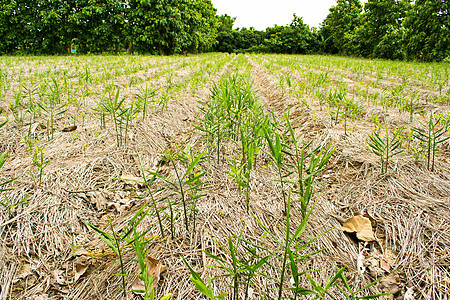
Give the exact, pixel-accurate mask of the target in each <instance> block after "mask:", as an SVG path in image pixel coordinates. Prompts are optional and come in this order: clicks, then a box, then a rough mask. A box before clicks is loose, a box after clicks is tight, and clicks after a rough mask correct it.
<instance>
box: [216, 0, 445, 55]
mask: <svg viewBox="0 0 450 300" xmlns="http://www.w3.org/2000/svg"><path fill="white" fill-rule="evenodd" d="M449 8H450V1H448V0H416V1H415V2H414V3H413V2H412V1H410V0H368V1H367V2H366V3H365V4H364V6H363V5H362V4H361V2H360V1H359V0H337V4H336V5H335V6H333V7H331V8H330V11H329V14H328V15H327V17H326V18H325V20H324V21H323V22H322V24H321V26H320V28H319V29H316V28H311V27H309V26H308V25H306V24H304V23H303V20H302V18H300V17H298V16H296V15H294V18H293V20H292V22H291V23H290V24H289V25H287V26H274V27H269V28H267V29H266V30H265V31H258V30H255V29H253V28H250V29H247V28H242V29H238V30H232V29H231V28H232V24H233V22H234V18H231V17H229V16H220V17H219V18H220V19H221V24H225V25H222V26H221V27H219V30H218V35H217V44H216V50H217V51H227V52H266V53H267V52H269V53H293V54H296V53H297V54H311V53H322V54H323V53H328V54H339V55H352V56H361V57H369V58H384V59H398V60H403V59H407V60H420V61H441V60H444V59H447V60H450V13H449Z"/></svg>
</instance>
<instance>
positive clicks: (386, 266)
mask: <svg viewBox="0 0 450 300" xmlns="http://www.w3.org/2000/svg"><path fill="white" fill-rule="evenodd" d="M380 267H381V269H383V270H384V271H386V272H388V273H389V272H391V266H390V265H389V263H388V262H387V261H386V260H384V259H383V258H382V259H381V260H380Z"/></svg>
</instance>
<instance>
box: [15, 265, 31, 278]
mask: <svg viewBox="0 0 450 300" xmlns="http://www.w3.org/2000/svg"><path fill="white" fill-rule="evenodd" d="M32 274H33V272H31V265H30V264H28V263H25V264H24V265H23V266H22V268H21V269H20V271H19V274H18V275H17V277H16V279H15V280H19V279H23V278H26V277H27V276H29V275H32Z"/></svg>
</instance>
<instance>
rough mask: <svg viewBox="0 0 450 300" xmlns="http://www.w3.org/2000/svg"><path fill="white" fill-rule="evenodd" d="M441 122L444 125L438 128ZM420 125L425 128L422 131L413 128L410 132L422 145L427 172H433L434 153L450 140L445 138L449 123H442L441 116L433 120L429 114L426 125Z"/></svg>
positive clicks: (449, 137)
mask: <svg viewBox="0 0 450 300" xmlns="http://www.w3.org/2000/svg"><path fill="white" fill-rule="evenodd" d="M442 122H443V123H444V124H443V126H440V125H441V123H442ZM422 125H423V126H424V127H425V128H424V129H422V128H418V127H413V128H412V131H413V135H414V137H415V138H417V139H418V140H419V141H420V142H421V143H422V147H423V149H424V150H425V152H426V157H427V167H428V170H431V171H432V172H433V171H434V161H435V157H436V151H437V150H438V146H439V144H441V143H443V142H445V141H447V140H448V139H450V136H448V137H445V134H446V132H447V129H448V127H449V125H450V123H449V120H445V121H443V118H442V116H440V117H439V118H437V119H435V117H434V115H433V113H430V119H429V121H428V122H427V124H422Z"/></svg>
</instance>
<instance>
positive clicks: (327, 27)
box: [321, 0, 362, 54]
mask: <svg viewBox="0 0 450 300" xmlns="http://www.w3.org/2000/svg"><path fill="white" fill-rule="evenodd" d="M361 11H362V5H361V2H360V1H359V0H338V1H337V4H336V5H335V6H333V7H331V8H330V13H329V14H328V16H327V17H326V18H325V20H324V21H323V26H322V29H321V31H322V32H323V31H325V32H326V33H325V35H326V36H328V37H327V41H326V43H330V44H332V45H333V46H334V48H335V49H337V51H338V53H340V54H352V52H353V49H352V48H353V47H351V34H353V33H354V30H355V28H357V27H358V26H359V25H360V22H361V18H360V14H361Z"/></svg>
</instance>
